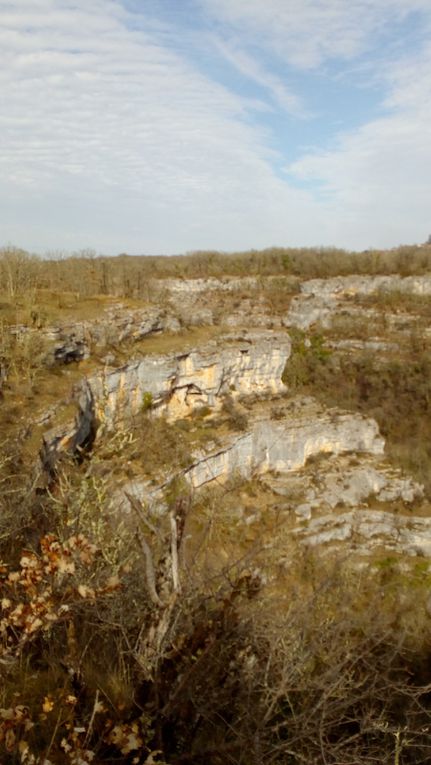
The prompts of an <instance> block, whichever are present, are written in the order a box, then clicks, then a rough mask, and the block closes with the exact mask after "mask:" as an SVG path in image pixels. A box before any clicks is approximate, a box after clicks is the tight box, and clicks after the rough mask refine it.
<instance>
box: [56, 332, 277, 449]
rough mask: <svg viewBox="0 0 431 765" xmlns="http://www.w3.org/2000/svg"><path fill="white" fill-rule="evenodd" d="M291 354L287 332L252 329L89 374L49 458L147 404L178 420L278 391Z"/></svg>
mask: <svg viewBox="0 0 431 765" xmlns="http://www.w3.org/2000/svg"><path fill="white" fill-rule="evenodd" d="M289 354H290V340H289V337H288V336H287V335H286V334H285V333H278V334H274V333H269V332H264V331H262V332H258V331H256V332H250V333H248V334H246V335H244V336H241V337H238V336H236V335H228V336H225V337H224V338H222V339H220V340H218V341H213V342H212V343H210V344H208V345H207V346H206V347H205V348H204V349H202V350H200V351H198V350H191V351H188V352H184V353H181V354H171V355H164V356H146V357H145V358H143V359H140V360H137V361H135V362H132V363H130V364H127V365H126V366H124V367H122V368H120V369H115V370H111V371H105V372H101V373H98V374H96V375H94V376H92V377H89V378H87V379H86V380H85V381H84V382H83V383H82V385H81V386H80V389H79V391H78V394H77V401H78V409H79V411H78V415H77V420H76V424H75V426H74V427H71V428H69V429H67V430H66V431H65V432H63V433H57V434H55V436H54V437H53V436H52V434H48V435H47V437H46V438H45V447H44V448H45V453H47V454H48V453H49V455H50V458H49V460H48V461H49V462H50V463H52V461H53V459H55V453H57V452H59V451H63V450H64V449H65V448H67V449H76V448H77V447H79V446H81V445H82V444H83V443H85V442H87V441H88V440H89V439H90V438H93V436H94V434H95V433H96V431H97V430H98V429H99V428H103V429H104V430H105V431H109V430H112V429H114V428H115V427H116V426H117V425H118V424H119V423H122V424H123V425H124V424H125V423H127V421H130V419H131V418H133V416H135V415H137V414H138V413H139V412H141V411H142V409H143V408H148V409H149V408H151V409H153V410H154V411H156V412H158V413H162V414H165V415H166V416H167V417H168V418H169V419H171V420H175V419H178V418H182V417H185V416H187V415H189V414H191V413H192V412H193V411H194V410H196V409H197V408H199V407H204V406H205V407H211V408H212V409H217V407H220V406H221V405H222V402H223V397H224V396H226V395H230V396H232V397H234V398H235V397H237V396H248V395H251V394H253V395H269V394H279V393H282V392H284V391H285V386H284V384H283V383H282V381H281V376H282V374H283V370H284V367H285V364H286V361H287V359H288V358H289Z"/></svg>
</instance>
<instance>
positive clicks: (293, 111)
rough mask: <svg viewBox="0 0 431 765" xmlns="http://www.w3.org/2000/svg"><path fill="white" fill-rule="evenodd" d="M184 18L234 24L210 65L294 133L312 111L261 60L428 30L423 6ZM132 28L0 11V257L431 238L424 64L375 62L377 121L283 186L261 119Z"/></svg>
mask: <svg viewBox="0 0 431 765" xmlns="http://www.w3.org/2000/svg"><path fill="white" fill-rule="evenodd" d="M199 2H201V4H205V7H206V8H211V9H212V11H213V12H214V13H216V14H217V18H218V19H219V20H220V23H223V24H225V23H226V21H228V22H229V24H230V25H231V26H230V27H229V30H226V28H225V27H224V29H225V31H226V34H225V35H224V36H223V37H224V42H223V43H222V44H221V43H220V42H219V43H218V45H219V52H220V51H221V52H222V55H223V56H224V57H225V58H226V59H228V60H229V61H230V62H231V64H232V65H233V66H235V67H236V68H237V69H238V70H239V71H240V72H241V73H242V74H243V75H244V76H246V77H247V78H249V79H250V80H251V81H253V82H254V83H257V84H258V85H259V86H260V87H262V88H263V89H264V90H265V91H266V93H267V94H269V96H270V99H271V104H272V108H273V109H274V110H276V109H277V108H279V109H282V110H283V112H288V113H289V114H290V115H294V116H297V117H298V116H302V115H303V114H304V113H307V110H308V109H309V108H310V105H309V104H304V103H303V101H302V100H301V98H299V97H298V96H297V95H296V94H295V93H294V92H292V90H291V88H290V86H289V77H288V76H287V74H289V76H290V74H291V72H290V70H289V72H288V70H287V69H286V70H285V71H286V77H282V76H281V75H280V71H281V70H280V69H279V72H278V73H277V74H275V73H274V72H273V71H271V70H270V68H269V64H268V58H267V51H268V50H269V49H271V50H274V51H277V53H278V55H279V57H280V60H282V61H284V62H286V61H287V62H289V65H291V66H293V65H295V66H296V67H300V68H301V67H302V68H307V67H314V66H317V64H319V63H321V62H324V61H326V60H327V59H328V58H331V57H333V56H335V57H338V58H340V57H341V58H343V57H344V58H345V59H350V58H352V57H354V56H356V55H357V54H359V53H362V52H363V51H364V50H365V49H366V48H367V46H368V45H370V35H371V34H372V33H373V31H374V32H375V31H376V30H380V29H381V28H382V25H383V24H384V22H385V21H386V20H387V19H388V18H389V16H391V18H392V17H394V16H395V17H396V18H398V19H403V18H405V17H406V14H407V13H408V11H409V10H411V9H413V10H414V9H423V8H425V10H427V11H428V15H424V17H423V18H424V20H425V21H426V22H427V23H429V20H430V16H431V9H430V8H429V0H426V3H425V0H379V2H375V0H373V2H371V0H352V2H351V3H347V2H345V0H324V1H323V0H301V2H300V0H265V2H264V1H263V0H248V2H243V0H241V2H240V0H229V1H228V0H199ZM143 5H144V4H143ZM136 21H137V19H135V18H134V17H132V16H131V15H130V14H128V12H127V11H126V10H125V8H124V7H123V6H122V5H121V3H120V2H119V1H114V0H91V3H89V2H88V0H73V2H72V0H20V3H19V4H12V3H9V2H4V0H0V90H1V94H2V101H1V106H0V141H1V152H0V242H1V241H3V242H6V241H14V242H15V243H16V244H18V245H21V246H24V247H28V248H34V249H44V248H56V247H58V248H63V247H64V248H78V247H84V246H87V245H88V246H94V247H96V248H97V249H100V250H104V251H106V252H118V251H120V250H129V251H134V252H142V251H154V252H163V251H165V252H166V251H170V252H178V251H182V250H184V249H192V248H201V247H204V248H209V247H213V246H214V247H219V248H223V249H235V248H242V247H263V246H269V245H271V244H277V243H278V244H286V245H289V244H291V245H307V244H331V243H335V244H338V245H343V246H352V247H367V246H369V245H374V244H375V245H382V246H383V245H391V244H396V243H397V242H399V241H408V240H413V241H414V240H418V239H419V240H420V239H421V238H425V236H427V235H428V234H429V230H428V229H431V225H429V223H428V221H429V218H428V215H429V211H428V203H427V189H428V188H429V178H430V177H431V147H430V146H429V145H428V144H429V142H428V140H427V136H428V134H429V124H430V119H431V108H430V106H429V104H430V103H431V99H430V95H431V94H430V90H431V78H430V75H429V72H431V52H430V51H429V50H423V51H418V52H417V54H416V55H415V56H414V57H413V56H411V57H410V58H409V59H408V60H405V59H404V60H402V61H400V62H398V63H395V64H394V63H393V62H392V63H391V62H389V63H386V64H385V65H384V68H383V69H380V70H379V72H378V76H379V82H380V83H384V85H385V92H384V93H382V108H383V107H384V109H385V110H386V112H385V115H384V116H381V117H380V118H379V119H374V120H372V121H369V122H368V123H365V124H363V125H362V126H360V127H359V128H358V129H356V130H352V131H350V132H349V133H345V134H343V135H340V136H338V137H334V138H333V140H332V142H331V143H332V147H331V149H330V150H328V149H326V150H323V149H322V148H321V147H319V146H317V147H316V148H315V149H314V150H313V151H307V152H306V153H305V154H304V156H302V157H300V158H299V159H297V161H296V162H294V163H291V165H290V166H289V168H288V171H289V173H290V178H289V176H288V175H286V176H285V177H284V176H283V174H282V172H280V173H279V174H278V175H277V174H276V171H275V170H274V168H275V167H276V166H277V165H278V166H280V167H282V166H283V164H285V160H284V159H283V157H282V156H281V149H280V154H275V153H274V152H272V151H271V150H270V149H269V140H268V132H267V130H268V127H266V129H265V130H264V129H263V128H262V127H260V126H259V123H257V122H254V121H253V116H254V115H255V112H256V110H259V109H260V110H262V112H263V110H264V109H265V108H269V107H268V102H267V101H266V102H258V101H256V100H253V99H252V98H245V97H241V96H239V95H238V94H236V93H234V92H233V91H230V90H229V89H228V88H227V87H223V86H221V85H220V84H218V83H217V82H216V81H215V80H214V79H211V78H210V77H209V76H207V75H204V74H202V73H201V72H199V70H198V68H197V64H194V65H192V64H191V63H190V60H187V59H186V57H185V53H184V52H183V53H182V54H180V53H178V52H175V51H174V47H173V46H172V35H173V30H172V29H171V28H166V27H164V26H163V25H162V24H161V23H160V22H155V21H154V19H152V20H151V22H149V21H147V19H146V17H145V15H144V14H141V15H140V17H139V24H136V23H134V22H136ZM212 34H213V37H212V39H213V40H214V39H215V37H216V35H217V39H219V40H220V36H221V29H220V28H218V30H216V31H214V32H213V33H212ZM205 39H208V36H207V37H206V38H205ZM220 46H221V47H220ZM260 46H262V48H260ZM260 49H261V50H262V51H263V52H262V55H261V56H260V55H259V56H258V57H256V51H259V50H260ZM264 49H265V50H264ZM184 50H185V46H184ZM251 51H253V54H254V55H253V56H252V54H251ZM353 63H355V62H354V61H353ZM349 66H350V64H349ZM304 76H305V75H304ZM307 76H312V75H310V74H307ZM311 107H312V105H311ZM283 124H284V123H283ZM288 141H289V139H288V136H286V139H285V152H286V156H287V155H288V153H289V151H290V149H291V147H290V145H289V143H288ZM279 145H280V144H279ZM316 179H317V180H320V181H321V184H322V186H321V188H322V192H321V193H320V194H319V195H313V191H312V189H313V187H314V185H315V182H316ZM298 181H300V182H301V184H304V183H305V185H304V186H302V187H301V188H298V187H295V185H294V184H297V185H298ZM301 184H299V185H301ZM306 188H309V190H308V191H307V190H305V189H306Z"/></svg>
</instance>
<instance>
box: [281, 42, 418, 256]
mask: <svg viewBox="0 0 431 765" xmlns="http://www.w3.org/2000/svg"><path fill="white" fill-rule="evenodd" d="M430 73H431V46H430V47H429V48H427V49H426V50H424V51H423V52H422V53H421V54H420V55H418V54H417V55H415V56H414V57H412V58H411V59H409V60H404V62H403V64H401V63H399V64H397V65H395V66H393V67H391V68H390V69H389V70H388V71H387V72H386V76H387V79H388V81H389V82H390V83H391V91H390V93H389V94H388V96H387V98H386V101H385V103H386V106H387V107H388V108H389V107H390V111H388V112H387V114H386V115H385V116H382V117H380V118H379V119H375V120H372V121H370V122H368V123H366V124H364V125H363V126H362V127H361V128H359V129H358V130H355V131H351V132H349V133H346V134H344V135H341V136H339V138H338V141H337V142H336V145H335V147H334V148H333V149H332V150H328V151H321V150H318V149H316V150H315V151H314V152H311V153H309V154H306V155H305V156H303V157H302V158H301V159H299V160H298V161H296V162H294V163H292V165H291V166H290V167H289V171H290V172H291V173H292V175H294V176H296V177H297V178H299V179H301V180H307V181H315V180H316V179H318V180H320V181H321V182H322V184H323V189H324V190H325V191H326V192H327V203H328V204H330V205H331V207H332V209H333V211H334V215H337V221H338V222H337V229H338V235H339V234H340V232H343V231H344V232H345V234H349V235H350V236H351V237H352V239H354V240H355V241H356V242H358V243H362V245H363V246H367V244H368V245H369V244H372V243H374V244H376V245H380V246H387V245H390V244H394V243H396V242H397V241H398V242H400V241H404V242H406V241H407V242H408V241H413V242H415V241H419V242H420V241H423V240H424V239H425V238H426V236H427V235H428V234H429V230H431V214H430V213H431V210H430V204H429V189H430V179H431V144H430V141H429V126H430V124H431V100H430V95H431V74H430ZM428 229H429V230H428ZM345 234H344V236H345Z"/></svg>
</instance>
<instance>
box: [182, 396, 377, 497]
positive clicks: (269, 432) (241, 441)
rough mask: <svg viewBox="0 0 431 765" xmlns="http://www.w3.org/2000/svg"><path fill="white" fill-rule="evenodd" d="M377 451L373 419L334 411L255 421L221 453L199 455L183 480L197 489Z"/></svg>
mask: <svg viewBox="0 0 431 765" xmlns="http://www.w3.org/2000/svg"><path fill="white" fill-rule="evenodd" d="M310 414H311V413H310ZM383 450H384V440H383V438H382V437H381V436H380V435H379V429H378V426H377V423H376V422H375V421H374V420H372V419H369V418H365V417H362V416H361V415H356V414H348V413H345V412H339V411H337V410H330V411H329V412H326V413H325V412H322V411H321V412H320V413H317V412H314V413H313V416H311V417H310V416H302V418H298V419H296V420H295V418H294V417H293V418H289V417H288V418H286V419H285V420H282V421H280V422H277V421H273V420H263V421H258V422H256V423H255V424H254V426H253V428H252V430H251V431H250V432H249V433H246V434H244V435H242V436H237V437H236V438H233V439H232V440H231V442H230V443H229V444H228V445H227V446H226V447H225V448H223V449H219V450H217V451H215V452H214V453H212V454H206V455H203V456H202V457H201V459H199V460H198V461H196V463H195V464H194V465H193V466H192V467H191V468H190V469H189V470H187V471H186V472H185V478H186V480H187V481H188V482H189V483H190V485H191V486H192V487H193V488H195V489H198V488H200V487H202V486H204V485H205V484H208V483H210V482H211V481H220V480H226V478H228V477H230V476H234V475H235V474H238V475H240V476H242V477H243V478H251V477H253V476H258V475H263V474H265V473H268V472H269V471H274V472H276V473H277V472H280V473H285V472H290V471H295V470H299V469H300V468H302V467H303V466H304V465H305V463H306V461H307V460H308V459H309V458H310V457H314V456H316V455H320V454H341V453H343V452H366V453H369V454H375V455H379V454H382V453H383Z"/></svg>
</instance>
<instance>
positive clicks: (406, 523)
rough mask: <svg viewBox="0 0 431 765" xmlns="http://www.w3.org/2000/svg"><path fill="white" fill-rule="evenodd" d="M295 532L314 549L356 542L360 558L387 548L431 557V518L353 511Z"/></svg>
mask: <svg viewBox="0 0 431 765" xmlns="http://www.w3.org/2000/svg"><path fill="white" fill-rule="evenodd" d="M295 533H296V536H297V537H298V538H300V539H301V540H302V541H303V542H304V543H305V544H307V545H310V546H312V547H316V546H317V545H319V546H322V547H324V546H327V545H331V547H333V546H334V544H336V543H340V542H342V543H343V546H345V547H346V548H347V549H349V548H351V543H352V542H353V541H354V551H355V552H356V554H360V555H370V554H371V553H372V552H373V551H374V550H375V549H376V548H384V549H385V550H387V551H392V552H395V553H398V554H403V555H410V556H414V555H419V556H427V557H430V556H431V519H430V518H418V517H407V516H399V515H398V516H397V515H394V513H388V512H385V511H382V510H356V511H355V510H351V511H349V512H346V513H341V514H339V515H336V514H332V515H326V516H320V517H318V518H315V519H313V520H310V521H309V523H308V524H307V526H306V527H303V528H300V529H297V530H296V532H295ZM349 543H350V544H349Z"/></svg>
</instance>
